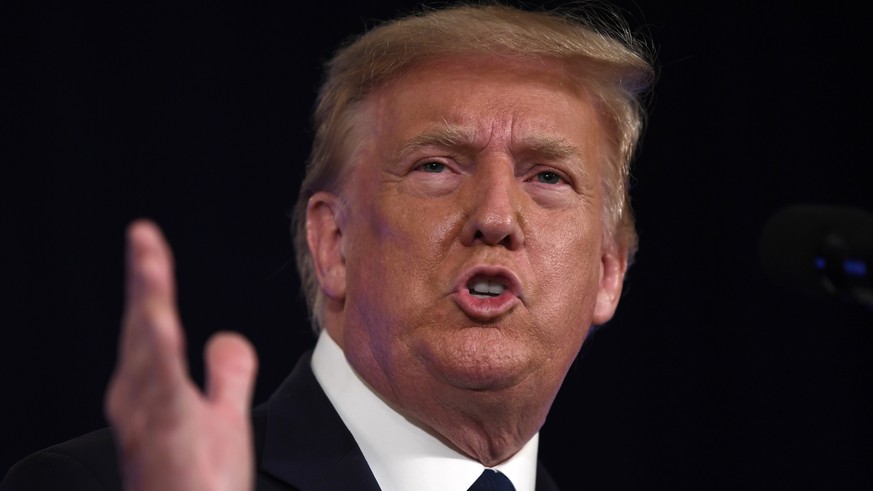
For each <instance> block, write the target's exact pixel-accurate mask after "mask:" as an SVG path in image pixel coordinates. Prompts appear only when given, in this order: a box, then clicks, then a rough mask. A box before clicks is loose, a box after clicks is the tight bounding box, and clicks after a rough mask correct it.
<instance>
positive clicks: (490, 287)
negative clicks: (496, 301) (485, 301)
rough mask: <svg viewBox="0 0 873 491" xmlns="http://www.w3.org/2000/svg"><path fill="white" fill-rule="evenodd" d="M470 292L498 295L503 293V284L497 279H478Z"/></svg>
mask: <svg viewBox="0 0 873 491" xmlns="http://www.w3.org/2000/svg"><path fill="white" fill-rule="evenodd" d="M470 293H472V294H473V295H488V296H493V297H496V296H498V295H500V294H501V293H503V285H501V284H500V283H497V282H496V281H488V280H477V281H475V282H474V283H473V285H472V286H471V287H470Z"/></svg>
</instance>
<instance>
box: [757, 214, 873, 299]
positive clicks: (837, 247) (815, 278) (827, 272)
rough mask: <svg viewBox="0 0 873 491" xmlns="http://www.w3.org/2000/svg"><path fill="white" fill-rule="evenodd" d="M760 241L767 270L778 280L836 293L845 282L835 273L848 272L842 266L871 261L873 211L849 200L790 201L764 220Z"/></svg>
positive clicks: (808, 289) (815, 290)
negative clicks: (830, 202)
mask: <svg viewBox="0 0 873 491" xmlns="http://www.w3.org/2000/svg"><path fill="white" fill-rule="evenodd" d="M760 246H761V249H760V253H761V261H762V265H763V268H764V271H765V272H766V273H767V274H768V275H769V276H770V277H771V278H772V279H773V280H774V281H775V282H776V283H779V284H781V285H783V286H786V287H789V288H793V289H799V290H804V291H807V292H809V293H814V294H827V295H832V294H834V293H839V292H837V291H835V290H838V289H839V288H840V286H841V285H840V284H839V283H840V279H839V278H835V276H840V277H844V276H845V275H846V271H843V270H842V269H844V268H846V267H849V266H850V265H851V264H856V265H857V267H858V268H866V267H868V266H870V265H869V264H868V263H867V262H866V260H867V259H869V258H870V257H871V251H873V214H870V213H868V212H866V211H864V210H861V209H858V208H852V207H846V206H823V205H793V206H789V207H786V208H783V209H782V210H780V211H778V212H777V213H775V214H774V215H773V216H772V217H771V218H770V220H769V221H768V222H767V224H766V225H765V226H764V229H763V232H762V234H761V243H760ZM835 268H837V269H835ZM838 269H839V270H838ZM856 272H861V273H864V274H866V275H869V272H867V271H866V270H863V271H861V270H859V271H856ZM849 273H851V271H849ZM867 279H869V276H867Z"/></svg>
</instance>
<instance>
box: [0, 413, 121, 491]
mask: <svg viewBox="0 0 873 491" xmlns="http://www.w3.org/2000/svg"><path fill="white" fill-rule="evenodd" d="M55 489H64V490H83V491H85V490H95V491H96V490H101V491H104V490H105V491H108V490H120V489H121V477H120V475H119V472H118V463H117V459H116V456H115V444H114V442H113V439H112V433H111V432H110V430H109V429H108V428H104V429H102V430H98V431H94V432H92V433H88V434H86V435H82V436H80V437H78V438H75V439H73V440H69V441H67V442H64V443H60V444H58V445H54V446H51V447H49V448H46V449H44V450H40V451H39V452H36V453H34V454H31V455H29V456H28V457H25V458H24V459H22V460H21V461H20V462H18V463H17V464H15V465H14V466H12V468H10V469H9V472H8V473H7V474H6V477H5V478H4V479H3V481H2V482H0V491H18V490H27V491H31V490H55Z"/></svg>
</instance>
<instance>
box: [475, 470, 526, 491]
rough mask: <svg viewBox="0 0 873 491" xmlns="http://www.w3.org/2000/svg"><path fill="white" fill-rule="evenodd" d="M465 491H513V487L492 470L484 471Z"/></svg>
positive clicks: (507, 479)
mask: <svg viewBox="0 0 873 491" xmlns="http://www.w3.org/2000/svg"><path fill="white" fill-rule="evenodd" d="M467 491H515V486H513V485H512V481H510V480H509V478H508V477H506V476H505V475H504V474H502V473H500V472H497V471H495V470H492V469H485V470H484V471H482V475H481V476H479V479H476V482H474V483H473V485H472V486H470V489H469V490H467Z"/></svg>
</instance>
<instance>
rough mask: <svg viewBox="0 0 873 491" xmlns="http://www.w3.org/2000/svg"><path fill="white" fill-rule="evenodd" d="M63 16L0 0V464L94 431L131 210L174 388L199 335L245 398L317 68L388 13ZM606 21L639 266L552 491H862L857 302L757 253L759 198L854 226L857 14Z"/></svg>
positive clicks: (196, 357) (288, 345) (872, 331)
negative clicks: (806, 288)
mask: <svg viewBox="0 0 873 491" xmlns="http://www.w3.org/2000/svg"><path fill="white" fill-rule="evenodd" d="M78 3H80V2H61V1H58V2H39V1H37V2H24V1H19V2H10V1H4V2H0V23H2V24H0V36H2V38H0V53H2V57H3V58H2V68H0V73H3V75H2V77H0V78H2V84H3V88H2V96H0V97H2V99H0V103H2V106H0V115H2V116H0V118H2V119H0V124H2V127H0V138H2V142H0V143H2V147H0V169H2V174H0V175H2V176H3V177H2V178H0V182H2V188H0V191H2V196H3V201H2V204H3V219H2V220H3V221H2V225H3V232H2V233H3V236H2V237H3V239H2V242H3V249H4V250H5V252H4V253H3V254H2V255H0V257H2V261H3V262H2V264H0V267H2V270H0V271H2V275H3V279H4V281H3V290H4V293H3V295H2V302H3V303H2V309H0V364H2V365H0V370H2V378H0V380H2V382H0V383H2V385H0V394H2V404H0V405H2V419H0V474H2V473H3V472H5V469H6V468H7V467H8V466H9V465H11V464H12V463H13V462H14V461H15V460H17V459H19V458H21V457H23V456H24V455H26V454H28V453H30V452H33V451H35V450H37V449H40V448H42V447H45V446H48V445H50V444H52V443H55V442H59V441H62V440H65V439H68V438H71V437H74V436H76V435H79V434H81V433H84V432H87V431H90V430H93V429H96V428H99V427H102V426H104V425H105V421H104V419H103V416H102V394H103V390H104V388H105V386H106V382H107V379H108V376H109V374H110V372H111V369H112V366H113V363H114V356H115V355H114V350H115V344H116V341H117V326H118V320H119V318H120V315H121V308H122V284H123V278H122V262H123V261H122V260H123V257H122V250H123V235H124V229H125V226H126V224H127V223H129V222H130V221H131V220H132V219H134V218H137V217H141V216H148V217H151V218H153V219H155V220H156V221H157V222H158V223H159V224H160V225H161V226H162V227H163V229H164V231H165V232H166V234H167V236H168V238H169V240H170V242H171V243H172V245H173V247H174V249H175V254H176V258H177V262H178V272H177V275H178V281H179V291H180V298H179V302H180V306H181V311H182V317H183V321H184V323H185V324H186V327H187V330H188V337H189V345H190V349H189V352H190V354H189V356H190V360H191V368H192V372H193V375H194V377H195V378H196V379H197V380H200V378H201V375H202V370H201V367H200V364H201V361H202V360H201V358H200V349H201V346H202V345H203V342H204V341H205V339H206V338H207V337H208V336H209V335H210V334H211V333H213V332H214V331H216V330H219V329H234V330H239V331H241V332H243V333H244V334H245V335H246V336H248V337H249V338H251V339H252V340H253V342H254V343H255V345H256V346H257V348H258V351H259V354H260V358H261V373H260V377H259V383H258V386H257V392H256V396H255V398H256V402H260V401H263V400H264V399H265V398H266V397H267V396H268V395H269V393H270V392H271V390H272V389H273V388H274V387H275V386H276V385H277V384H278V383H279V382H280V381H281V379H282V378H283V377H284V376H285V374H286V373H287V371H288V370H290V368H291V367H292V365H293V363H294V361H295V360H296V358H297V356H298V355H299V353H300V352H302V351H303V350H304V349H306V348H308V347H309V346H310V345H311V344H312V336H311V334H310V332H309V327H308V323H307V321H306V319H305V314H304V307H303V302H302V301H301V299H300V296H299V293H298V285H297V277H296V272H295V269H294V266H293V259H292V258H293V255H292V251H291V244H290V235H289V231H288V229H289V223H288V222H289V220H288V212H289V210H290V209H291V206H292V204H293V202H294V200H295V198H296V190H297V186H298V182H299V179H300V176H301V172H302V171H301V169H302V162H303V161H304V160H305V159H306V156H307V154H308V150H309V140H310V130H309V127H308V122H309V113H310V109H311V105H312V101H313V97H314V93H315V90H316V87H317V85H318V82H319V77H320V72H319V70H320V64H321V63H322V61H324V60H325V59H326V58H327V57H328V56H329V55H330V53H331V52H332V50H333V48H334V47H335V46H336V45H337V44H338V43H339V42H340V41H341V40H342V39H343V38H345V37H346V36H347V35H350V34H354V33H358V32H360V31H362V30H363V29H364V28H365V27H366V26H368V25H371V24H372V23H373V22H374V21H376V20H379V19H386V18H390V17H393V16H395V15H396V14H398V13H401V12H406V11H408V10H409V8H410V7H411V6H413V5H415V3H414V2H403V1H381V2H378V5H377V4H376V2H360V3H354V4H353V3H348V4H347V3H342V2H335V1H324V2H312V3H309V4H307V5H306V6H305V7H301V6H293V5H292V2H276V3H275V4H270V5H264V4H259V5H247V6H242V5H241V4H240V5H235V6H229V5H225V4H213V3H209V2H180V3H178V4H173V5H161V6H157V5H155V4H151V3H149V4H147V5H138V4H129V5H128V6H119V5H114V6H112V5H108V4H100V5H96V4H95V5H86V6H82V5H77V4H78ZM857 3H858V4H859V5H861V4H862V3H861V2H857ZM546 5H547V6H556V5H559V3H558V2H552V3H548V4H546ZM619 5H620V6H622V7H623V8H625V9H626V14H627V16H628V18H629V21H630V22H631V24H632V26H634V28H635V29H637V30H639V31H640V32H642V33H644V35H646V36H648V37H650V38H651V39H652V44H653V46H654V47H655V48H656V51H657V63H658V68H659V72H660V75H659V80H658V82H657V85H656V89H655V92H654V95H653V97H652V99H651V104H650V120H649V126H648V131H647V134H646V135H645V140H644V143H643V145H642V148H641V150H642V153H641V154H640V157H639V158H638V159H637V161H636V164H635V165H636V166H635V171H634V187H633V190H632V193H633V196H634V198H633V199H634V205H635V208H636V210H637V215H638V223H639V232H640V237H641V250H640V253H639V256H638V261H637V264H636V265H635V266H634V267H633V268H632V270H631V272H630V275H629V278H628V281H627V285H626V293H625V298H624V299H623V302H622V305H621V306H620V307H619V313H618V314H617V316H616V317H615V319H614V320H613V322H611V323H610V324H609V325H608V326H606V327H604V328H602V329H600V330H598V331H597V332H596V333H595V334H594V335H593V336H592V337H591V338H589V341H588V342H587V343H586V345H585V346H584V347H583V354H582V355H581V357H580V358H579V360H578V362H577V364H576V365H575V366H574V367H573V369H572V370H571V373H570V375H569V377H568V379H567V382H566V384H565V386H564V389H563V390H562V392H561V394H560V395H559V398H558V400H557V401H556V403H555V406H554V409H553V413H552V415H551V416H550V419H549V420H548V422H547V423H546V425H545V427H544V428H543V430H542V439H541V457H542V459H543V460H544V461H545V462H546V464H547V465H548V466H549V468H550V469H551V470H552V472H553V474H554V475H555V477H556V478H557V479H558V480H559V482H563V483H565V488H566V489H583V488H584V489H671V490H676V489H697V490H700V489H816V490H823V489H829V490H841V489H873V424H871V421H873V396H871V394H873V313H871V312H870V311H868V310H866V309H864V308H861V307H859V306H857V305H854V304H850V303H846V302H841V301H838V300H835V299H829V298H817V297H812V296H808V295H804V294H803V293H801V292H795V291H793V290H789V289H786V288H784V287H781V286H778V285H776V284H774V283H773V282H771V281H770V280H769V278H768V277H766V276H765V275H764V273H763V272H762V268H761V266H760V262H759V260H758V253H757V250H758V244H759V240H760V239H759V237H760V233H761V230H762V227H763V225H764V223H765V222H766V220H767V219H768V218H769V216H770V215H771V214H772V213H773V212H775V211H776V210H778V209H780V208H782V207H784V206H787V205H791V204H794V203H815V204H827V205H831V204H843V205H850V206H856V207H860V208H862V209H866V210H873V196H871V195H873V192H871V191H873V187H871V184H870V179H869V177H870V175H871V172H870V170H869V168H870V163H869V161H868V154H869V146H870V138H869V134H870V133H871V130H873V125H871V123H870V118H871V110H873V103H871V102H873V101H871V99H873V96H871V87H873V76H871V75H870V73H869V72H870V65H871V55H870V53H869V51H870V48H871V46H873V42H871V34H870V33H871V32H873V22H871V18H870V17H869V16H867V15H866V13H865V12H864V11H863V9H864V7H862V6H858V7H849V6H848V5H837V3H836V2H834V3H831V4H821V3H816V4H813V5H810V6H809V7H800V6H797V5H795V4H794V2H787V1H775V2H761V3H760V4H758V2H748V4H744V3H736V4H735V3H733V2H711V1H705V2H687V3H683V2H679V1H674V0H670V1H663V2H654V3H653V2H639V3H632V2H620V3H619ZM752 5H754V6H752ZM574 473H578V474H580V475H581V476H575V475H574ZM577 483H583V484H577Z"/></svg>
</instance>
